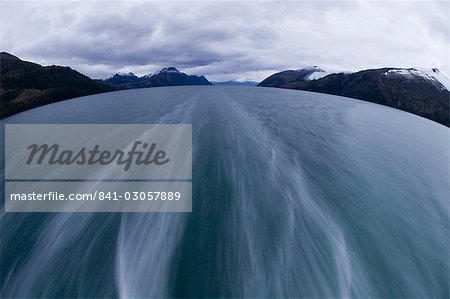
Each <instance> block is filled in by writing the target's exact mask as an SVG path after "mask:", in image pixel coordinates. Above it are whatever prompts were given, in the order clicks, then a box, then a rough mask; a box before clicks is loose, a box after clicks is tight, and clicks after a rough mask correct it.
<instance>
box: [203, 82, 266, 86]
mask: <svg viewBox="0 0 450 299" xmlns="http://www.w3.org/2000/svg"><path fill="white" fill-rule="evenodd" d="M211 83H212V84H213V85H219V86H256V85H258V82H254V81H225V82H211Z"/></svg>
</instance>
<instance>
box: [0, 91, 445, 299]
mask: <svg viewBox="0 0 450 299" xmlns="http://www.w3.org/2000/svg"><path fill="white" fill-rule="evenodd" d="M4 123H192V125H193V146H194V153H193V163H194V164H193V212H192V213H150V214H143V213H139V214H133V213H129V214H107V213H95V214H94V213H91V214H70V213H61V214H56V213H53V214H37V213H32V214H13V213H7V214H5V213H2V214H1V216H0V217H1V218H0V221H1V222H0V223H1V233H2V234H1V262H2V269H1V274H2V275H1V282H2V285H1V287H2V288H1V293H0V294H1V297H2V298H12V297H21V298H36V297H53V298H63V297H64V298H75V297H78V298H111V297H120V298H149V297H196V298H197V297H208V298H209V297H252V298H256V297H295V298H299V297H302V298H347V297H354V298H368V297H374V298H380V297H385V298H416V297H417V298H448V297H449V296H450V294H449V228H450V226H449V198H450V188H449V183H450V182H449V161H450V160H449V147H450V143H449V142H450V132H449V129H448V128H446V127H444V126H441V125H439V124H436V123H433V122H431V121H429V120H426V119H423V118H420V117H417V116H414V115H411V114H408V113H405V112H401V111H398V110H394V109H391V108H387V107H383V106H379V105H374V104H370V103H366V102H362V101H357V100H352V99H346V98H342V97H335V96H328V95H321V94H315V93H308V92H301V91H287V90H278V89H268V88H257V87H215V86H208V87H205V86H202V87H171V88H151V89H139V90H130V91H120V92H115V93H108V94H103V95H95V96H89V97H84V98H79V99H73V100H69V101H65V102H61V103H57V104H53V105H48V106H45V107H41V108H38V109H34V110H31V111H28V112H25V113H22V114H19V115H17V116H13V117H10V118H8V119H6V120H5V121H4Z"/></svg>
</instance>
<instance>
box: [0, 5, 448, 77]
mask: <svg viewBox="0 0 450 299" xmlns="http://www.w3.org/2000/svg"><path fill="white" fill-rule="evenodd" d="M449 9H450V6H449V2H447V1H442V2H438V1H426V2H425V1H422V2H417V1H401V2H400V1H397V2H393V1H377V2H374V1H345V2H344V1H339V2H333V1H315V2H305V1H301V2H299V1H291V2H276V3H275V2H245V3H238V2H216V1H209V2H181V1H175V2H169V3H162V2H136V1H134V2H117V1H105V2H86V1H84V2H71V3H68V2H65V3H58V2H25V3H24V2H0V50H1V51H7V52H10V53H12V54H14V55H16V56H19V57H20V58H22V59H25V60H31V61H34V62H37V63H41V64H45V65H48V64H58V65H68V66H70V67H72V68H74V69H76V70H78V71H80V72H82V73H84V74H87V75H88V76H90V77H93V78H105V77H108V76H110V75H113V74H114V73H116V72H134V73H136V74H138V75H144V74H147V73H152V72H155V71H157V70H159V69H161V68H162V67H165V66H175V67H177V68H178V69H179V70H182V71H184V72H186V73H188V74H198V75H205V76H206V77H207V78H208V79H210V80H212V81H221V80H236V79H239V80H243V79H249V80H254V81H260V80H262V79H264V78H265V77H266V76H268V75H270V74H272V73H274V72H276V71H280V70H285V69H296V68H302V67H305V66H311V65H318V66H320V67H322V68H323V69H325V70H327V71H339V70H344V71H353V70H359V69H366V68H375V67H383V66H396V67H426V68H431V67H438V68H439V69H440V70H441V71H443V72H444V73H446V74H447V75H450V61H449V57H450V51H449V49H450V20H449V18H450V12H449Z"/></svg>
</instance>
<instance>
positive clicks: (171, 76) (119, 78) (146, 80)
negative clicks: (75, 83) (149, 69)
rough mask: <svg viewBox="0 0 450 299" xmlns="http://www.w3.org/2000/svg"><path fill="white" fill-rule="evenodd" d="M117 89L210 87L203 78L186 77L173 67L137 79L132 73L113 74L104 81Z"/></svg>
mask: <svg viewBox="0 0 450 299" xmlns="http://www.w3.org/2000/svg"><path fill="white" fill-rule="evenodd" d="M105 82H106V83H108V84H110V85H112V86H114V87H115V88H117V89H131V88H144V87H158V86H177V85H211V83H210V82H209V81H208V80H207V79H206V78H205V77H204V76H195V75H186V74H185V73H182V72H180V71H179V70H177V69H176V68H175V67H166V68H163V69H161V70H160V71H158V72H156V73H154V74H147V75H145V76H142V77H137V76H136V75H134V74H133V73H127V74H119V73H118V74H115V75H114V76H113V77H111V78H108V79H106V80H105Z"/></svg>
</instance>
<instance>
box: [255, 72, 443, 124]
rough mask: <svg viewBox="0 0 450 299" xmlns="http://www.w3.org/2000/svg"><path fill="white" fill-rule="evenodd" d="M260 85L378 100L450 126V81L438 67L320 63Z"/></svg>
mask: <svg viewBox="0 0 450 299" xmlns="http://www.w3.org/2000/svg"><path fill="white" fill-rule="evenodd" d="M258 86H265V87H280V88H290V89H299V90H306V91H314V92H321V93H328V94H333V95H340V96H345V97H350V98H356V99H360V100H365V101H369V102H374V103H378V104H382V105H386V106H390V107H394V108H398V109H401V110H404V111H407V112H411V113H414V114H417V115H420V116H423V117H425V118H428V119H431V120H434V121H436V122H438V123H441V124H443V125H446V126H450V122H449V113H450V107H449V106H450V103H449V99H450V92H449V89H450V84H449V79H448V77H447V76H445V75H444V74H442V73H441V72H440V71H439V70H438V69H437V68H433V69H422V68H382V69H369V70H363V71H359V72H354V73H327V72H325V71H324V70H322V69H320V68H318V67H310V68H305V69H300V70H288V71H283V72H280V73H276V74H274V75H272V76H270V77H268V78H267V79H265V80H263V81H262V82H261V83H259V85H258Z"/></svg>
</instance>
